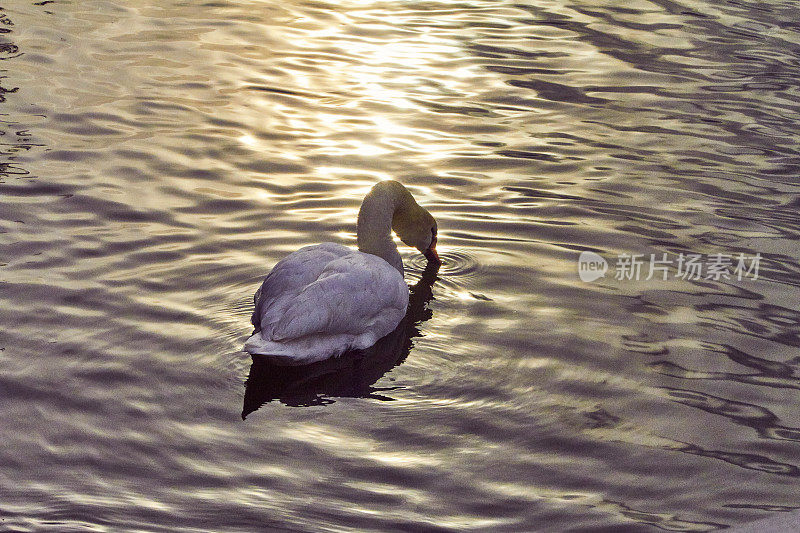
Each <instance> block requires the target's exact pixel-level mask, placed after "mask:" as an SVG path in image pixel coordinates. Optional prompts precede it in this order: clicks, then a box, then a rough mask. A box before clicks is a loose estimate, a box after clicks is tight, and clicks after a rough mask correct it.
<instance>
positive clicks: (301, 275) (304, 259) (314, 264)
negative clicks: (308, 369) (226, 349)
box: [250, 243, 353, 328]
mask: <svg viewBox="0 0 800 533" xmlns="http://www.w3.org/2000/svg"><path fill="white" fill-rule="evenodd" d="M352 252H353V250H351V249H350V248H347V247H345V246H342V245H340V244H334V243H322V244H318V245H314V246H306V247H305V248H301V249H299V250H297V251H296V252H293V253H291V254H289V255H288V256H286V257H284V258H283V259H281V260H280V261H278V263H277V264H276V265H275V266H274V267H273V269H272V271H271V272H270V273H269V274H268V275H267V277H266V278H264V282H263V283H262V284H261V287H259V288H258V290H257V291H256V293H255V295H254V296H253V303H254V305H255V310H254V311H253V316H252V317H251V320H250V321H251V322H252V323H253V325H254V326H255V327H257V328H260V327H261V326H262V322H263V319H264V316H263V315H264V314H265V313H268V312H269V309H270V308H271V307H273V305H274V304H275V302H276V300H278V299H280V298H286V297H292V296H294V295H296V294H298V293H299V292H300V291H302V290H303V288H304V287H306V286H307V285H308V284H309V283H313V282H314V281H315V280H316V279H317V278H319V276H320V274H322V272H323V270H325V267H326V266H327V265H328V263H330V262H331V261H334V260H336V259H338V258H339V257H342V256H343V255H346V254H349V253H352Z"/></svg>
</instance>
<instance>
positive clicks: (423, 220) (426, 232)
mask: <svg viewBox="0 0 800 533" xmlns="http://www.w3.org/2000/svg"><path fill="white" fill-rule="evenodd" d="M409 198H411V196H410V195H409ZM411 202H413V204H410V203H409V204H408V205H406V206H403V207H404V208H402V209H398V210H397V211H395V214H394V216H393V217H392V229H393V230H394V232H395V233H397V236H398V237H400V240H401V241H403V243H404V244H406V245H408V246H411V247H413V248H416V249H417V250H419V251H420V252H422V253H423V254H424V255H425V257H426V258H427V259H428V261H433V262H436V263H441V261H440V260H439V254H438V253H437V252H436V240H437V237H436V233H437V227H436V219H434V218H433V215H431V214H430V213H429V212H428V211H427V210H426V209H425V208H422V207H420V206H419V205H417V203H416V202H415V201H414V199H413V198H411Z"/></svg>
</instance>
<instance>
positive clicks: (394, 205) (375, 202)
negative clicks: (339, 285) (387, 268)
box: [358, 181, 410, 274]
mask: <svg viewBox="0 0 800 533" xmlns="http://www.w3.org/2000/svg"><path fill="white" fill-rule="evenodd" d="M395 184H396V185H400V184H399V183H397V182H390V181H386V182H381V183H379V184H378V185H376V186H375V187H373V188H372V190H371V191H370V192H369V194H367V196H366V197H364V201H363V202H362V203H361V209H360V210H359V212H358V249H359V250H361V251H362V252H366V253H368V254H372V255H377V256H378V257H380V258H382V259H384V260H385V261H386V262H387V263H389V264H390V265H392V266H393V267H394V268H396V269H397V270H398V271H399V272H400V274H402V273H403V260H402V258H401V257H400V253H399V252H398V251H397V246H396V245H395V243H394V240H393V239H392V217H393V216H394V213H395V211H396V210H397V209H399V208H400V207H401V206H403V205H404V203H405V202H407V199H406V198H405V195H409V196H410V194H409V193H408V191H406V190H405V189H404V188H403V187H402V185H400V187H399V188H398V187H396V185H395ZM401 189H402V190H401ZM404 193H405V194H404Z"/></svg>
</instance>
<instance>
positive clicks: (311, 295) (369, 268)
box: [271, 254, 408, 341]
mask: <svg viewBox="0 0 800 533" xmlns="http://www.w3.org/2000/svg"><path fill="white" fill-rule="evenodd" d="M364 255H365V254H364ZM374 260H375V261H380V262H381V263H383V264H381V263H376V262H375V261H373V260H372V259H368V258H364V257H358V255H355V256H347V257H343V258H341V259H338V260H336V261H333V262H331V263H330V264H329V265H328V267H327V268H326V269H325V271H323V273H322V274H321V275H320V278H319V279H317V280H316V281H315V282H313V283H311V284H310V285H308V286H307V287H305V288H304V289H303V291H302V292H301V293H300V294H298V295H297V297H296V298H295V299H294V300H293V301H292V305H291V307H290V308H288V309H286V311H285V312H284V314H283V316H282V317H281V319H280V320H279V321H278V322H277V323H276V324H275V327H274V328H273V330H272V333H271V338H272V340H275V341H285V340H288V339H297V338H300V337H304V336H306V335H313V334H319V333H324V334H330V335H335V334H350V335H361V334H363V333H365V332H367V331H369V330H371V329H375V327H376V325H377V324H379V323H380V325H381V327H380V328H378V329H384V328H383V327H382V326H383V324H382V323H383V322H385V321H389V322H393V324H392V325H391V328H390V329H389V331H391V329H392V328H394V326H396V325H397V324H396V323H397V322H399V320H400V319H401V318H402V317H403V315H404V313H405V310H406V306H407V305H408V286H407V285H406V284H405V281H404V280H403V276H402V275H401V274H400V273H399V272H398V271H396V270H394V269H393V268H391V267H389V268H386V267H388V264H385V262H384V261H383V260H382V259H379V258H377V257H375V258H374ZM376 266H377V267H378V268H376Z"/></svg>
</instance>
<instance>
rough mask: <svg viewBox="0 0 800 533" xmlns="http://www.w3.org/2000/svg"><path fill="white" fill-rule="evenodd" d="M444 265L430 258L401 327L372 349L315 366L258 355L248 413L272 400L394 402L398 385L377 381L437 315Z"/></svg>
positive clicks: (295, 402) (244, 411) (248, 386)
mask: <svg viewBox="0 0 800 533" xmlns="http://www.w3.org/2000/svg"><path fill="white" fill-rule="evenodd" d="M438 271H439V265H435V264H433V263H429V264H428V265H427V266H426V268H425V270H424V271H423V272H422V277H421V278H420V279H419V281H417V283H416V284H414V285H413V286H412V287H411V288H410V294H409V302H408V311H407V312H406V316H405V317H404V318H403V320H402V321H401V322H400V324H399V325H398V326H397V328H395V330H394V331H393V332H391V333H389V334H388V335H386V336H385V337H383V338H382V339H380V340H379V341H378V342H377V343H376V344H375V345H374V346H371V347H370V348H367V349H366V350H354V351H350V352H345V353H343V354H342V355H341V356H340V357H337V358H334V359H328V360H326V361H319V362H317V363H312V364H310V365H302V366H285V365H283V366H282V365H278V364H275V363H273V362H271V361H269V360H267V359H265V358H263V357H259V356H257V355H254V356H253V364H252V366H251V367H250V375H249V376H248V377H247V383H246V388H245V393H244V407H243V408H242V418H243V419H244V418H246V417H247V415H249V414H250V413H252V412H253V411H255V410H257V409H258V408H259V407H261V406H262V405H264V404H265V403H267V402H270V401H272V400H276V399H277V400H280V401H281V403H284V404H286V405H291V406H295V407H309V406H312V405H327V404H331V403H334V402H335V400H334V399H333V398H369V399H372V400H381V401H391V400H393V398H391V397H390V396H388V395H387V393H389V392H390V391H392V390H395V389H396V388H397V387H374V386H373V385H374V384H375V383H376V382H377V381H378V380H379V379H381V378H382V377H383V375H384V374H386V373H387V372H389V371H390V370H391V369H392V368H394V367H396V366H397V365H400V364H402V363H403V361H405V359H406V357H408V353H409V351H410V350H411V347H412V346H413V341H412V339H413V338H414V337H419V336H420V335H421V333H420V330H419V326H420V324H422V323H423V322H425V321H426V320H428V319H430V318H431V315H432V312H431V310H430V309H429V308H428V305H427V304H428V302H429V301H430V300H431V299H432V298H433V290H432V287H433V284H434V283H435V282H436V280H437V279H438V277H437V274H438Z"/></svg>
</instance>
